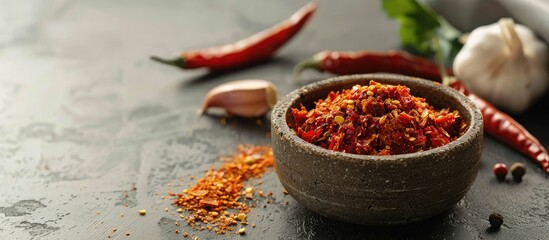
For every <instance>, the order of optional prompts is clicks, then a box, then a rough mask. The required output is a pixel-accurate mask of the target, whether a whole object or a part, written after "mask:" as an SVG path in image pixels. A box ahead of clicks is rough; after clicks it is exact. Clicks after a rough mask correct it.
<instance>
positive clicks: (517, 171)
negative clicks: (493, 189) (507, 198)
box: [511, 163, 526, 182]
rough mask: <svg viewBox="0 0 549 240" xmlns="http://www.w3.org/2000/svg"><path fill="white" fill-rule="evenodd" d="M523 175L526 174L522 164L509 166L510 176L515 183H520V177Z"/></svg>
mask: <svg viewBox="0 0 549 240" xmlns="http://www.w3.org/2000/svg"><path fill="white" fill-rule="evenodd" d="M524 174H526V167H525V166H524V164H522V163H514V164H513V165H512V166H511V175H513V179H515V181H517V182H520V181H522V176H524Z"/></svg>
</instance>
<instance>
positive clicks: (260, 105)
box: [198, 80, 277, 117]
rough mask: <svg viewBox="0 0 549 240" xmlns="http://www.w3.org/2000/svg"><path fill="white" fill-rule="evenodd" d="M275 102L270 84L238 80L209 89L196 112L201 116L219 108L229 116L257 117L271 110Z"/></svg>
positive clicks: (260, 81)
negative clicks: (208, 110)
mask: <svg viewBox="0 0 549 240" xmlns="http://www.w3.org/2000/svg"><path fill="white" fill-rule="evenodd" d="M276 102H277V95H276V87H275V85H274V84H272V83H271V82H269V81H265V80H239V81H232V82H226V83H223V84H221V85H218V86H216V87H214V88H213V89H211V90H210V91H209V92H208V94H207V95H206V98H205V99H204V102H203V103H202V107H201V108H200V109H199V110H198V112H199V113H200V114H203V113H204V112H205V111H206V110H207V109H208V108H210V107H220V108H224V109H225V111H226V112H227V113H228V114H230V115H235V116H240V117H259V116H261V115H263V114H265V113H267V112H268V111H269V110H271V109H272V108H273V107H274V105H275V104H276Z"/></svg>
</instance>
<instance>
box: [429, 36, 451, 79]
mask: <svg viewBox="0 0 549 240" xmlns="http://www.w3.org/2000/svg"><path fill="white" fill-rule="evenodd" d="M432 44H433V49H434V51H435V59H436V63H437V66H438V71H439V72H440V77H441V78H442V85H444V86H450V84H452V83H453V82H455V81H456V79H455V78H454V77H452V76H448V74H447V72H446V67H444V58H443V57H442V50H441V47H440V41H439V39H438V37H436V36H435V37H433V40H432Z"/></svg>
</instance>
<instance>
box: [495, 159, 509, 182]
mask: <svg viewBox="0 0 549 240" xmlns="http://www.w3.org/2000/svg"><path fill="white" fill-rule="evenodd" d="M493 171H494V174H495V175H496V178H497V179H498V180H499V181H503V180H505V176H507V172H508V171H509V170H507V165H505V163H497V164H496V165H494V169H493Z"/></svg>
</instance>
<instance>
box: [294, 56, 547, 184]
mask: <svg viewBox="0 0 549 240" xmlns="http://www.w3.org/2000/svg"><path fill="white" fill-rule="evenodd" d="M308 68H312V69H317V70H319V71H324V72H329V73H334V74H359V73H374V72H389V73H398V74H405V75H410V76H415V77H421V78H425V79H429V80H433V81H438V82H440V81H441V76H440V73H439V69H438V67H437V65H436V64H434V63H432V62H431V61H429V60H427V59H424V58H420V57H416V56H412V55H409V54H407V53H403V52H398V51H389V52H369V51H362V52H330V51H325V52H321V53H319V54H316V55H315V56H314V57H313V58H311V59H309V60H305V61H303V62H302V63H300V64H298V65H297V66H296V68H295V71H294V73H295V74H296V78H298V77H299V74H300V73H301V71H303V70H304V69H308ZM448 72H449V75H453V74H452V72H451V71H448ZM449 86H450V87H451V88H454V89H456V90H457V91H459V92H461V93H462V94H464V95H465V96H467V97H468V98H469V99H471V100H472V101H473V102H474V103H475V105H476V106H477V107H478V108H479V109H480V111H481V112H482V116H483V118H484V130H485V131H486V133H488V134H489V135H491V136H492V137H494V138H496V139H498V140H500V141H502V142H504V143H506V144H508V145H509V146H511V147H513V148H514V149H515V150H517V151H519V152H521V153H523V154H525V155H526V156H528V157H529V158H530V159H532V160H533V161H534V162H536V163H537V164H538V165H540V166H541V167H542V168H543V170H544V171H545V172H546V173H548V174H549V154H548V153H547V150H546V149H545V147H544V146H543V145H542V144H541V143H540V142H539V140H538V139H536V138H535V137H534V136H533V135H532V134H530V133H529V132H528V130H526V129H525V128H524V127H523V126H522V125H521V124H520V123H518V122H517V121H515V120H514V119H513V118H511V117H510V116H509V115H507V114H505V113H504V112H502V111H500V110H498V109H497V108H496V107H494V106H493V105H492V104H490V103H488V102H487V101H485V100H483V99H482V98H480V97H478V96H477V95H475V94H472V93H470V92H469V91H468V90H467V88H465V86H463V85H462V84H461V82H459V81H455V82H453V83H450V84H449Z"/></svg>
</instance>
